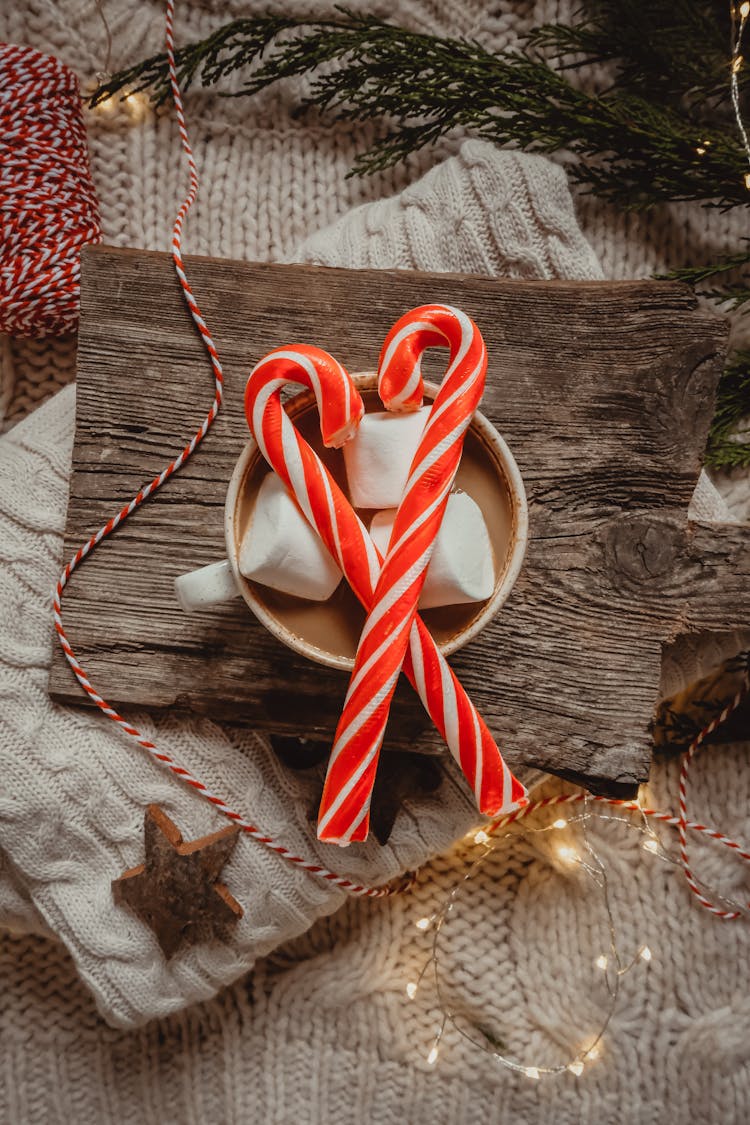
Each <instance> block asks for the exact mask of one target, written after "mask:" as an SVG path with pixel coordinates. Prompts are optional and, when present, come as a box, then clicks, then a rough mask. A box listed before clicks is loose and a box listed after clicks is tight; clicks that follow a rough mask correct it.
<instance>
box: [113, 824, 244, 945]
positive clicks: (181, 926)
mask: <svg viewBox="0 0 750 1125" xmlns="http://www.w3.org/2000/svg"><path fill="white" fill-rule="evenodd" d="M239 831H240V830H239V828H237V827H236V825H229V826H228V827H227V828H223V829H222V830H221V831H220V832H214V833H212V834H211V835H210V836H202V837H201V838H200V839H199V840H192V841H191V842H190V843H187V844H186V843H183V839H182V833H181V832H180V830H179V828H178V827H177V825H176V824H175V823H174V821H172V820H170V818H169V817H168V816H167V814H166V813H165V812H164V810H163V809H160V808H159V806H158V805H149V806H148V808H147V809H146V815H145V818H144V842H145V851H146V855H145V859H144V862H143V863H142V864H140V865H139V866H138V867H133V868H131V869H130V870H129V871H126V872H125V873H124V874H123V875H121V876H120V877H119V878H118V879H114V880H113V881H112V894H113V895H114V899H115V902H116V903H118V904H120V905H126V906H128V907H130V909H131V910H132V911H133V912H134V913H135V914H137V915H138V917H139V918H140V919H141V921H142V922H144V923H145V924H146V925H147V926H148V927H149V928H150V929H151V930H153V932H154V934H155V935H156V940H157V941H158V942H159V945H160V946H161V948H162V951H163V953H164V956H165V957H166V958H167V960H169V958H170V957H172V956H173V955H174V954H175V953H176V952H177V950H178V949H179V947H180V946H181V945H183V944H185V943H187V944H191V945H193V944H195V943H196V942H200V941H208V940H211V938H214V937H224V936H225V935H226V931H227V929H228V928H229V926H231V925H233V924H234V923H236V922H237V921H238V919H239V918H241V917H242V913H243V911H242V907H241V906H240V904H239V903H238V902H237V900H236V899H235V898H234V897H233V896H232V895H231V894H230V893H229V891H228V890H227V888H226V887H225V886H224V884H223V883H220V882H218V881H217V880H218V878H219V874H220V873H221V869H222V868H223V866H224V864H225V863H226V862H227V860H228V859H229V857H230V855H231V854H232V852H233V851H234V847H235V844H236V843H237V837H238V836H239Z"/></svg>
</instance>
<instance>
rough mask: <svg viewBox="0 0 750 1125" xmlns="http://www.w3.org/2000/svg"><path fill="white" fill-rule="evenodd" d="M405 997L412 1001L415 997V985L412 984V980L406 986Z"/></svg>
mask: <svg viewBox="0 0 750 1125" xmlns="http://www.w3.org/2000/svg"><path fill="white" fill-rule="evenodd" d="M406 995H407V996H408V997H409V999H410V1000H413V999H414V997H415V996H416V995H417V986H416V984H415V983H414V981H413V980H410V981H409V983H408V984H407V986H406Z"/></svg>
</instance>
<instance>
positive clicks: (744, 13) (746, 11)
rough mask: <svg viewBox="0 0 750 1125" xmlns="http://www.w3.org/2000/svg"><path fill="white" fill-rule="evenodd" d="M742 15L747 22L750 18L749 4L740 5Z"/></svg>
mask: <svg viewBox="0 0 750 1125" xmlns="http://www.w3.org/2000/svg"><path fill="white" fill-rule="evenodd" d="M740 15H741V16H742V18H743V20H746V19H747V17H748V16H750V4H748V3H747V2H745V3H744V4H740Z"/></svg>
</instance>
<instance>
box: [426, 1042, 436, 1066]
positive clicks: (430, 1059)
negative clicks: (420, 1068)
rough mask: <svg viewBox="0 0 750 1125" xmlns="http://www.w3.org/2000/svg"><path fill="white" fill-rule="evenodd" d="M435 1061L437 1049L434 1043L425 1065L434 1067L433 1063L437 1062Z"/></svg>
mask: <svg viewBox="0 0 750 1125" xmlns="http://www.w3.org/2000/svg"><path fill="white" fill-rule="evenodd" d="M437 1059H438V1048H437V1043H436V1044H435V1046H434V1047H433V1048H432V1050H431V1051H430V1053H429V1055H428V1056H427V1065H428V1066H434V1065H435V1063H436V1062H437Z"/></svg>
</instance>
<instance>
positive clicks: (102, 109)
mask: <svg viewBox="0 0 750 1125" xmlns="http://www.w3.org/2000/svg"><path fill="white" fill-rule="evenodd" d="M115 108H116V107H115V99H114V98H105V99H104V101H103V102H97V104H96V105H95V106H94V112H95V113H101V114H103V115H104V116H105V117H109V115H110V114H111V113H114V112H115Z"/></svg>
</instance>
